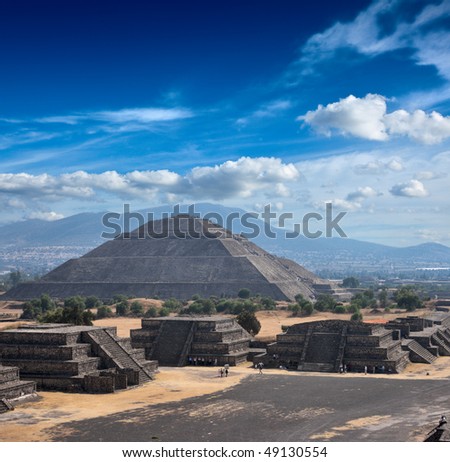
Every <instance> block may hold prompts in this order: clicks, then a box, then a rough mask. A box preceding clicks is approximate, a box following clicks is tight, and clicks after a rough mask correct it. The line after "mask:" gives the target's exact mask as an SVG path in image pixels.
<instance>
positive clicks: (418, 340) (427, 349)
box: [386, 309, 450, 364]
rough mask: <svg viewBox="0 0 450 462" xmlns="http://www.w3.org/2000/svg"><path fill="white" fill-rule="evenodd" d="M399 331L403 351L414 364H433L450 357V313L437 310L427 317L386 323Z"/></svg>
mask: <svg viewBox="0 0 450 462" xmlns="http://www.w3.org/2000/svg"><path fill="white" fill-rule="evenodd" d="M386 329H392V330H394V329H395V330H399V331H400V334H401V337H402V347H403V349H405V350H407V351H409V356H410V359H411V361H412V362H420V363H427V364H431V363H432V362H434V361H435V360H436V358H437V357H438V356H450V312H449V311H448V310H447V309H441V310H437V311H435V312H433V313H431V314H429V315H427V316H424V317H418V316H406V317H403V318H397V319H395V320H394V321H389V322H388V323H386Z"/></svg>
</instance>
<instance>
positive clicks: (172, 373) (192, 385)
mask: <svg viewBox="0 0 450 462" xmlns="http://www.w3.org/2000/svg"><path fill="white" fill-rule="evenodd" d="M427 372H428V373H429V375H427ZM257 375H258V372H257V371H256V370H255V369H254V368H252V367H251V364H250V363H245V364H242V365H240V366H237V367H233V368H232V369H231V372H230V375H229V376H228V377H227V378H220V377H219V374H218V370H217V369H216V368H204V367H198V368H195V367H184V368H168V367H162V368H161V370H160V372H159V374H157V376H156V379H155V380H154V381H152V382H149V383H146V384H144V385H143V386H141V387H137V388H133V389H129V390H126V391H120V392H116V393H114V394H106V395H89V394H70V393H60V392H39V398H38V399H37V400H36V401H32V402H22V403H18V404H16V409H15V411H13V412H8V413H6V414H2V415H0V426H1V432H0V441H48V440H49V439H50V438H49V435H50V434H51V433H52V432H56V431H57V434H58V438H64V435H62V434H61V430H59V429H61V426H62V425H63V424H70V425H76V423H77V422H80V423H81V422H83V421H86V420H88V419H94V418H100V417H107V416H111V415H113V414H114V415H117V414H118V413H122V412H128V411H136V410H139V409H141V408H144V407H146V406H152V407H153V406H157V405H160V404H174V403H177V402H181V401H183V400H186V399H189V398H195V397H203V399H204V406H207V405H208V400H209V399H210V396H212V394H217V393H221V392H225V391H226V390H229V389H232V388H234V387H239V386H240V384H241V383H243V380H244V379H245V378H247V377H255V376H257ZM263 376H264V377H267V378H268V377H271V376H284V377H286V378H289V377H290V378H291V379H295V377H298V379H299V380H302V377H303V378H305V377H318V378H320V377H322V378H325V377H330V379H332V380H343V381H347V382H348V386H349V387H352V386H353V380H354V379H356V380H360V379H361V378H364V377H366V376H364V374H356V373H355V374H320V373H313V372H301V373H300V372H292V371H284V370H269V369H268V370H264V372H263ZM443 378H446V379H450V357H441V358H438V359H437V361H436V362H435V363H434V364H433V365H426V364H412V365H411V366H410V367H408V368H407V369H406V370H405V372H404V373H402V374H398V375H390V376H386V375H382V374H376V375H373V374H368V375H367V379H369V380H370V379H380V380H381V381H383V380H385V379H389V380H395V381H399V382H401V381H402V380H408V379H419V380H420V381H421V380H428V381H436V383H438V382H439V381H440V379H443ZM430 383H431V382H430ZM216 396H217V395H216ZM202 407H203V405H202ZM124 422H125V421H124ZM323 436H324V435H320V437H319V436H318V438H319V439H322V438H323Z"/></svg>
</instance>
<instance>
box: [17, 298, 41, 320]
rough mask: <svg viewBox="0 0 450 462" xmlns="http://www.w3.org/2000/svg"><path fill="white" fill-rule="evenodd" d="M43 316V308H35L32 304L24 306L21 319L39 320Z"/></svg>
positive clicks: (28, 303)
mask: <svg viewBox="0 0 450 462" xmlns="http://www.w3.org/2000/svg"><path fill="white" fill-rule="evenodd" d="M41 314H42V310H41V307H40V306H39V307H37V306H34V305H33V304H32V303H31V302H25V303H24V304H23V305H22V314H21V315H20V319H37V318H38V317H39V316H40V315H41Z"/></svg>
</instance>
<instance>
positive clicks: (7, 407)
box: [0, 398, 14, 414]
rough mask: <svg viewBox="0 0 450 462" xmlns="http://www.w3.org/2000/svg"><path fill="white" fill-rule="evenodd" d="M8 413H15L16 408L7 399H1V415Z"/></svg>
mask: <svg viewBox="0 0 450 462" xmlns="http://www.w3.org/2000/svg"><path fill="white" fill-rule="evenodd" d="M8 411H14V406H13V405H12V404H11V403H10V402H9V401H8V400H7V399H6V398H2V399H0V414H3V413H5V412H8Z"/></svg>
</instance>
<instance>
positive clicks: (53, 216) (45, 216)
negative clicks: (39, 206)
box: [28, 212, 64, 221]
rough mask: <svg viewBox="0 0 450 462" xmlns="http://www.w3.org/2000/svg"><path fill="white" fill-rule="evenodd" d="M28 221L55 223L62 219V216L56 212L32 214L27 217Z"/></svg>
mask: <svg viewBox="0 0 450 462" xmlns="http://www.w3.org/2000/svg"><path fill="white" fill-rule="evenodd" d="M28 218H29V219H36V220H44V221H56V220H61V218H64V215H63V214H61V213H56V212H32V213H30V214H29V215H28Z"/></svg>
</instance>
